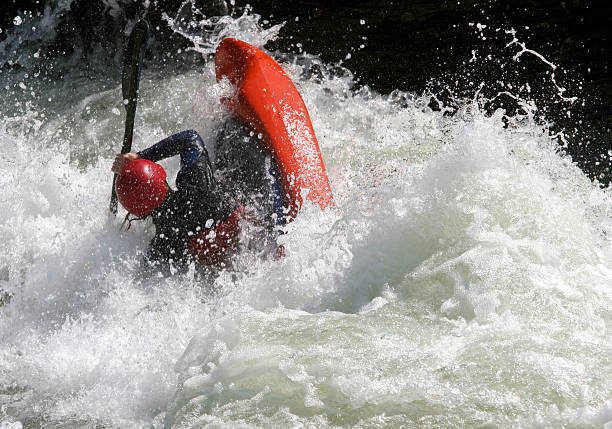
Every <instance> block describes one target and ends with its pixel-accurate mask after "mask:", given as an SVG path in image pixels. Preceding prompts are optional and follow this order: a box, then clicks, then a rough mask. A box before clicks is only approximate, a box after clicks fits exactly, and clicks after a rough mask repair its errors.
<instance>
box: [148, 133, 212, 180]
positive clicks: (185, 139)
mask: <svg viewBox="0 0 612 429" xmlns="http://www.w3.org/2000/svg"><path fill="white" fill-rule="evenodd" d="M202 152H206V148H205V147H204V142H203V141H202V138H201V137H200V135H199V134H198V133H197V132H196V131H194V130H186V131H181V132H180V133H176V134H173V135H171V136H170V137H166V138H165V139H163V140H161V141H159V142H157V143H155V144H154V145H153V146H151V147H149V148H147V149H145V150H141V151H140V152H138V155H140V156H141V157H142V158H144V159H148V160H149V161H153V162H157V161H159V160H161V159H165V158H170V157H172V156H175V155H179V154H180V155H181V170H184V169H186V168H187V167H189V166H190V165H191V164H192V163H193V162H194V161H195V160H196V159H197V158H198V157H199V156H200V155H201V154H202ZM180 175H181V173H180V172H179V176H180Z"/></svg>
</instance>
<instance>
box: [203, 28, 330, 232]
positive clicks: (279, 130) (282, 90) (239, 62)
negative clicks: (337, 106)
mask: <svg viewBox="0 0 612 429" xmlns="http://www.w3.org/2000/svg"><path fill="white" fill-rule="evenodd" d="M215 70H216V75H217V80H220V79H222V78H223V77H224V76H227V78H228V79H229V81H230V82H231V83H232V85H234V86H235V88H236V89H237V91H236V93H235V95H234V96H233V97H231V98H227V99H224V100H223V102H224V103H225V105H226V106H227V108H228V109H229V110H230V111H231V112H232V113H233V114H234V115H235V116H236V117H237V118H239V119H240V120H241V121H243V122H244V123H245V124H246V125H247V126H248V127H249V128H250V129H251V130H253V132H254V133H255V134H257V135H261V136H262V138H261V141H262V142H263V148H264V149H265V150H266V151H268V152H269V153H270V154H271V155H272V156H273V157H274V158H275V159H276V163H277V165H278V169H279V172H280V180H281V182H282V184H283V193H284V195H283V197H284V200H285V205H286V207H287V208H288V209H289V210H288V216H289V219H290V220H291V219H293V218H294V217H295V216H296V215H297V213H298V211H299V209H300V207H301V205H302V197H301V191H302V189H304V190H305V192H306V198H308V199H309V200H310V201H312V202H314V203H316V204H318V205H319V206H320V207H321V209H325V208H326V207H329V206H332V205H333V204H334V202H333V197H332V192H331V188H330V186H329V181H328V179H327V173H326V172H325V166H324V165H323V158H322V157H321V151H320V149H319V143H318V142H317V138H316V136H315V133H314V130H313V128H312V123H311V122H310V115H308V110H307V109H306V105H305V104H304V101H303V100H302V97H301V96H300V93H299V92H298V90H297V89H296V87H295V85H293V82H292V81H291V79H290V78H289V76H288V75H287V73H285V71H284V70H283V69H282V68H281V67H280V66H279V65H278V63H277V62H276V61H274V60H273V59H272V58H271V57H270V56H269V55H267V54H266V53H265V52H263V51H262V50H260V49H257V48H256V47H254V46H252V45H249V44H248V43H246V42H243V41H240V40H236V39H232V38H227V39H224V40H223V41H222V42H221V44H220V45H219V47H218V48H217V53H216V57H215Z"/></svg>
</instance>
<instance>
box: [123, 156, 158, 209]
mask: <svg viewBox="0 0 612 429" xmlns="http://www.w3.org/2000/svg"><path fill="white" fill-rule="evenodd" d="M165 181H166V172H165V171H164V169H163V167H162V166H161V165H159V164H156V163H154V162H153V161H149V160H147V159H136V160H134V161H130V162H128V163H127V164H125V165H124V166H123V168H122V169H121V172H120V173H119V176H118V177H117V181H116V182H115V191H116V192H117V197H118V198H119V202H120V203H121V205H122V206H123V207H125V209H126V210H127V211H128V212H130V213H132V214H133V215H134V216H138V217H143V216H146V215H148V214H149V213H151V212H152V211H153V210H155V209H156V208H157V207H159V205H160V204H161V203H162V202H163V201H164V198H166V183H165Z"/></svg>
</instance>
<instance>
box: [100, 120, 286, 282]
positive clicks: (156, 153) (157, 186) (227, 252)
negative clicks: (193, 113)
mask: <svg viewBox="0 0 612 429" xmlns="http://www.w3.org/2000/svg"><path fill="white" fill-rule="evenodd" d="M217 134H218V135H217V144H216V153H217V157H216V162H215V167H216V172H217V176H218V177H215V174H214V172H213V171H214V170H213V167H212V165H211V160H210V157H209V154H208V151H207V150H206V147H205V146H204V142H203V141H202V138H201V137H200V135H199V134H198V133H197V132H196V131H194V130H187V131H182V132H179V133H177V134H174V135H172V136H170V137H167V138H165V139H163V140H161V141H160V142H158V143H156V144H154V145H153V146H151V147H149V148H148V149H145V150H142V151H140V152H137V153H126V154H117V155H116V157H115V161H114V163H113V166H112V168H111V170H112V171H113V172H115V173H117V174H118V177H117V182H116V191H117V196H118V199H119V202H120V203H121V205H122V206H123V207H124V208H125V209H126V210H127V211H128V215H127V216H126V221H127V222H130V223H131V222H132V221H133V220H136V219H145V218H151V220H152V221H153V224H154V225H155V236H154V237H153V239H152V240H151V244H150V246H149V250H148V254H147V257H146V261H145V262H146V268H147V269H150V268H156V269H158V270H159V271H161V272H164V273H169V272H172V271H173V269H175V270H176V269H178V270H182V269H184V268H185V267H186V266H187V265H188V264H189V262H190V261H192V260H197V261H198V262H199V263H200V264H199V265H204V266H213V267H220V266H221V267H222V266H224V265H225V264H227V262H228V259H229V256H231V254H232V253H233V251H234V250H235V249H236V248H237V246H238V241H239V240H238V238H239V237H238V234H239V232H240V230H241V226H244V225H245V223H246V222H244V220H248V221H249V222H248V226H249V234H243V239H244V240H245V241H247V243H245V244H247V245H248V247H249V248H251V249H253V248H256V249H258V250H259V251H264V252H270V251H271V252H272V253H273V254H274V255H276V254H277V253H278V248H277V246H276V240H275V238H276V237H277V236H278V234H279V231H278V226H279V225H282V224H283V223H284V215H283V206H282V197H281V192H280V185H279V181H278V179H277V177H276V174H277V173H276V171H275V164H274V163H273V162H271V160H270V159H269V156H266V155H265V154H264V152H263V151H262V150H261V148H260V146H259V145H258V143H257V141H256V140H255V139H254V138H253V133H252V132H250V130H249V129H248V128H247V127H245V126H244V125H242V124H241V123H240V122H238V121H236V120H234V119H233V118H231V117H230V118H228V119H227V120H226V121H224V122H223V124H222V126H221V127H220V128H219V130H218V133H217ZM176 155H180V169H179V172H178V174H177V177H176V190H173V189H171V188H170V186H169V185H168V183H167V181H166V172H165V171H164V169H163V167H162V166H161V165H159V164H157V163H156V161H160V160H162V159H165V158H169V157H172V156H176ZM219 179H220V180H219ZM245 206H246V207H247V208H246V209H245ZM247 212H248V215H247V214H246V213H247ZM128 225H129V224H128ZM245 235H246V237H245Z"/></svg>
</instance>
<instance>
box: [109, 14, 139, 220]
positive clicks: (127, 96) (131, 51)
mask: <svg viewBox="0 0 612 429" xmlns="http://www.w3.org/2000/svg"><path fill="white" fill-rule="evenodd" d="M148 32H149V25H148V24H147V22H146V21H145V20H140V21H138V22H137V23H136V25H135V26H134V29H133V30H132V34H130V39H129V41H128V46H127V51H126V58H125V63H124V65H123V80H122V86H121V91H122V95H123V102H124V104H125V110H126V117H125V131H124V133H123V145H122V146H121V153H122V154H123V153H128V152H130V151H131V150H132V137H133V136H134V119H135V117H136V102H137V100H138V84H139V82H140V70H141V69H142V62H143V60H144V53H145V50H146V43H147V36H148ZM116 181H117V174H116V173H115V175H114V176H113V187H112V191H111V200H110V207H109V208H110V212H111V214H116V213H117V192H116V191H115V182H116Z"/></svg>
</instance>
